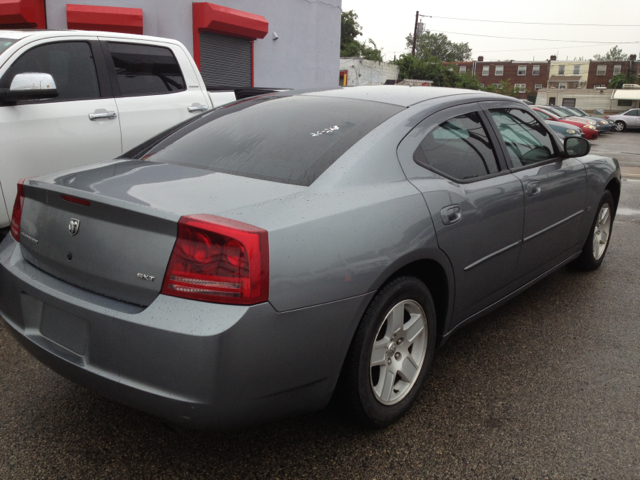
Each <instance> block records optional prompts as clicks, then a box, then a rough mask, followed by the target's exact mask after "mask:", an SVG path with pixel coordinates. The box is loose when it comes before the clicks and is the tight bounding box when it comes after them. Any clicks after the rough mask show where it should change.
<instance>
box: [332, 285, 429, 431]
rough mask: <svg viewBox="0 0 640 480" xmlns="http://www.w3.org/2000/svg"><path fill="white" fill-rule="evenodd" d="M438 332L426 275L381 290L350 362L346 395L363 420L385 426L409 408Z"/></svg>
mask: <svg viewBox="0 0 640 480" xmlns="http://www.w3.org/2000/svg"><path fill="white" fill-rule="evenodd" d="M435 336H436V315H435V307H434V304H433V299H432V298H431V294H430V293H429V290H428V289H427V287H426V286H425V285H424V283H422V282H421V281H420V280H418V279H417V278H414V277H399V278H397V279H395V280H393V281H391V282H389V283H388V284H387V285H385V286H384V287H383V288H382V289H381V290H380V291H379V292H378V293H377V294H376V296H375V297H374V299H373V300H372V302H371V304H370V305H369V307H368V308H367V310H366V312H365V314H364V316H363V318H362V321H361V323H360V325H359V327H358V330H357V331H356V334H355V337H354V340H353V342H352V345H351V350H350V351H349V354H348V356H347V360H346V363H345V370H344V378H343V380H344V382H343V388H344V390H345V392H344V393H345V394H346V395H345V397H346V398H345V400H346V401H347V403H348V404H349V405H348V406H349V407H350V409H351V411H352V412H353V413H354V414H355V418H356V420H357V421H359V422H360V423H361V424H363V425H364V426H367V427H378V428H379V427H385V426H387V425H390V424H391V423H393V422H395V421H396V420H398V419H399V418H400V417H401V416H402V415H404V414H405V413H406V412H407V411H408V410H409V408H410V407H411V405H412V404H413V402H414V401H415V399H416V397H417V396H418V393H419V392H420V387H421V386H422V384H423V383H424V380H425V378H426V376H427V372H428V370H429V367H430V366H431V360H432V359H433V352H434V350H435Z"/></svg>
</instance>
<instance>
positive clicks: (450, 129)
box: [413, 112, 499, 181]
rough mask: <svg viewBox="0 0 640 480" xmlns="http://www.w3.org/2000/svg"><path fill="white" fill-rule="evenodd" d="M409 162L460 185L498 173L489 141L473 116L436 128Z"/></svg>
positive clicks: (454, 120) (471, 114)
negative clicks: (458, 181) (412, 160)
mask: <svg viewBox="0 0 640 480" xmlns="http://www.w3.org/2000/svg"><path fill="white" fill-rule="evenodd" d="M413 159H414V161H415V162H416V163H418V164H419V165H422V166H423V167H427V168H430V169H432V170H435V171H437V172H439V173H442V174H444V175H446V176H448V177H452V178H455V179H457V180H462V181H470V180H475V179H477V178H480V177H484V176H486V175H490V174H492V173H496V172H498V170H499V169H498V163H497V160H496V156H495V153H494V151H493V147H492V145H491V141H490V140H489V137H488V135H487V131H486V130H485V128H484V126H483V125H482V122H481V121H480V116H479V115H478V114H477V113H476V112H472V113H468V114H465V115H460V116H458V117H455V118H452V119H450V120H447V121H446V122H443V123H441V124H440V125H438V126H437V127H436V128H435V129H433V130H432V131H431V132H430V133H429V134H428V135H427V136H426V137H425V139H424V140H422V142H421V143H420V146H419V147H418V148H417V150H416V151H415V152H414V154H413Z"/></svg>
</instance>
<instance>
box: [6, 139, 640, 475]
mask: <svg viewBox="0 0 640 480" xmlns="http://www.w3.org/2000/svg"><path fill="white" fill-rule="evenodd" d="M619 135H621V136H620V137H619ZM620 139H624V141H630V142H631V144H632V145H631V147H629V149H628V151H629V152H631V154H630V158H631V160H630V162H633V161H634V158H635V157H633V155H635V153H634V152H638V151H640V148H639V147H640V133H639V134H627V133H623V134H611V136H610V137H607V136H605V138H603V139H600V140H598V141H597V142H594V149H593V150H594V151H597V149H599V148H604V147H606V148H609V149H610V150H616V149H617V150H623V148H622V147H619V145H621V143H620V144H619V143H617V142H618V140H620ZM634 139H635V142H634ZM603 140H604V141H603ZM626 148H627V147H626V146H625V147H624V149H626ZM636 156H637V155H636ZM637 160H638V163H637V166H640V159H637ZM624 161H625V162H626V161H627V160H624ZM621 162H623V160H621ZM629 166H630V167H633V166H634V165H629ZM638 238H640V179H635V178H633V177H627V178H625V180H624V182H623V187H622V200H621V204H620V208H619V210H618V216H617V218H616V221H615V224H614V228H613V236H612V240H611V245H610V248H609V251H608V253H607V257H606V258H605V261H604V263H603V264H602V267H601V268H600V269H599V270H597V271H595V272H591V273H583V272H577V271H574V270H572V269H569V268H563V269H562V270H560V271H558V272H556V273H554V274H553V275H551V276H549V277H548V278H546V279H545V280H543V281H542V282H540V283H538V284H537V285H535V286H534V287H532V288H531V289H529V290H528V291H527V292H525V293H524V294H522V295H521V296H519V297H518V298H516V299H514V300H512V301H511V302H509V303H508V304H506V305H505V306H503V307H502V308H500V309H499V310H497V311H495V312H494V313H492V314H490V315H489V316H487V317H485V318H483V319H481V320H479V321H477V322H475V323H474V324H472V325H470V326H469V327H467V328H464V329H462V330H461V331H459V332H457V333H455V334H454V336H453V338H452V339H451V340H450V341H449V342H448V343H446V344H445V345H444V346H443V347H442V348H440V349H439V350H438V351H437V352H436V356H435V360H434V364H433V368H432V372H431V376H430V378H429V379H428V381H427V383H426V385H425V388H424V390H423V391H422V393H421V395H420V396H419V398H418V401H417V403H416V405H415V406H414V408H413V409H412V410H411V412H410V413H409V414H408V415H407V416H405V417H404V418H403V419H402V420H401V421H400V422H398V423H397V424H395V425H393V426H391V427H389V428H387V429H384V430H362V429H360V428H358V427H356V426H354V425H353V424H352V423H351V422H350V421H349V419H348V418H347V417H345V416H344V414H343V413H342V412H341V411H340V409H339V408H338V407H337V406H332V407H330V408H328V409H326V410H324V411H322V412H318V413H315V414H312V415H306V416H303V417H298V418H293V419H288V420H283V421H280V422H277V423H272V424H269V425H264V426H261V427H257V428H252V429H248V430H242V431H237V432H228V433H203V432H175V431H172V430H170V429H169V428H167V426H165V425H164V424H163V422H162V421H160V420H158V419H157V418H154V417H152V416H149V415H146V414H143V413H140V412H138V411H135V410H133V409H130V408H127V407H124V406H122V405H119V404H116V403H114V402H111V401H109V400H106V399H104V398H101V397H99V396H98V395H96V394H93V393H91V392H90V391H88V390H85V389H84V388H82V387H79V386H76V385H74V384H73V383H71V382H69V381H67V380H65V379H63V378H61V377H59V376H58V375H56V374H55V373H53V372H51V371H50V370H48V369H47V368H46V367H44V366H42V365H40V364H39V363H38V362H37V361H36V360H34V359H33V358H32V357H31V356H30V355H28V354H27V353H26V352H25V351H24V350H23V349H22V348H21V347H20V346H19V345H18V343H17V342H16V341H15V340H14V339H13V337H11V336H10V335H9V332H8V331H7V327H6V326H5V325H4V324H2V323H0V479H3V480H8V479H27V478H29V479H31V478H33V479H58V478H65V479H102V478H104V479H107V478H108V479H120V478H122V479H125V478H136V479H146V478H154V479H155V478H158V479H164V478H189V479H194V478H225V479H234V478H238V479H252V478H256V479H267V478H281V479H284V478H321V479H326V478H362V479H374V478H375V479H384V478H602V479H626V478H638V477H640V368H639V365H640V296H639V295H638V293H639V289H640V242H639V241H638Z"/></svg>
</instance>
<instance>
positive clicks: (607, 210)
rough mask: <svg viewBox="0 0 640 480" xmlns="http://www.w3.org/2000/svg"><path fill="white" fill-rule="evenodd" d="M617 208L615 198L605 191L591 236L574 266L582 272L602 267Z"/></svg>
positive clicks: (590, 232) (590, 231) (592, 226)
mask: <svg viewBox="0 0 640 480" xmlns="http://www.w3.org/2000/svg"><path fill="white" fill-rule="evenodd" d="M614 215H615V206H614V203H613V196H612V195H611V192H609V190H605V192H604V195H603V196H602V199H601V200H600V205H598V210H597V213H596V218H594V220H593V223H592V225H591V229H590V230H589V236H588V237H587V241H586V242H585V244H584V247H583V248H582V253H581V254H580V256H579V257H578V258H577V259H576V260H575V262H574V265H575V266H576V267H577V268H579V269H581V270H595V269H596V268H598V267H599V266H600V264H601V263H602V260H604V255H605V254H606V253H607V248H608V247H609V240H610V239H611V231H612V229H613V218H614Z"/></svg>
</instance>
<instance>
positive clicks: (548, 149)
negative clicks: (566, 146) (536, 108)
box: [491, 108, 555, 168]
mask: <svg viewBox="0 0 640 480" xmlns="http://www.w3.org/2000/svg"><path fill="white" fill-rule="evenodd" d="M491 117H492V118H493V121H494V122H495V123H496V125H497V126H498V130H499V131H500V135H501V136H502V139H503V140H504V143H505V145H506V147H507V152H508V153H509V157H510V158H511V163H512V164H513V166H514V168H518V167H522V166H526V165H532V164H536V163H539V162H544V161H546V160H549V159H551V158H553V157H555V149H554V147H553V141H552V140H551V135H550V134H549V132H547V130H546V129H545V128H544V127H543V126H542V124H541V123H540V122H539V121H538V120H536V119H535V118H534V117H533V115H530V114H529V113H527V112H525V111H523V110H519V109H517V108H500V109H496V110H491Z"/></svg>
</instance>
